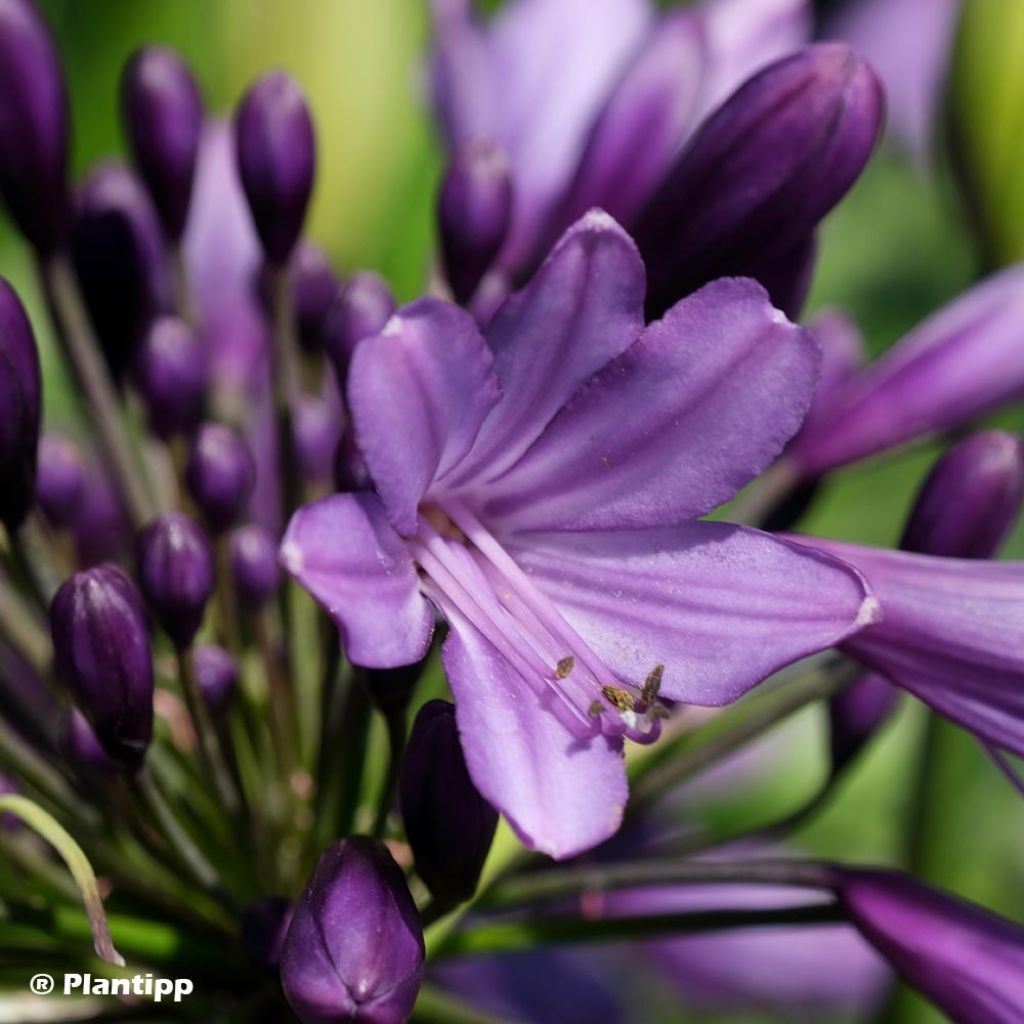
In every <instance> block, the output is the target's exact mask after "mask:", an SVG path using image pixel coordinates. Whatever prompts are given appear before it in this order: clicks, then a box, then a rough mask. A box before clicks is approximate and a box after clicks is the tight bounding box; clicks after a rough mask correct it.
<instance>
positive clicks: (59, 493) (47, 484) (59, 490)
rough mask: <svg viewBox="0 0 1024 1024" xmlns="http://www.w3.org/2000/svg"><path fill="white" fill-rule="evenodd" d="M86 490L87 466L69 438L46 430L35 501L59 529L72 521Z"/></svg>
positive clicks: (38, 469)
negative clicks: (48, 432)
mask: <svg viewBox="0 0 1024 1024" xmlns="http://www.w3.org/2000/svg"><path fill="white" fill-rule="evenodd" d="M84 491H85V467H84V466H83V465H82V460H81V458H80V456H79V454H78V449H77V448H76V447H75V444H74V442H73V441H71V440H70V439H69V438H66V437H62V436H60V435H57V434H44V435H43V437H42V438H41V439H40V441H39V461H38V466H37V471H36V501H37V502H38V504H39V508H40V509H41V510H42V513H43V515H44V516H45V517H46V520H47V522H49V523H50V525H51V526H53V527H55V528H57V529H63V528H64V527H66V526H69V525H71V523H73V522H74V521H75V518H76V517H77V516H78V514H79V509H80V507H81V501H82V497H83V493H84Z"/></svg>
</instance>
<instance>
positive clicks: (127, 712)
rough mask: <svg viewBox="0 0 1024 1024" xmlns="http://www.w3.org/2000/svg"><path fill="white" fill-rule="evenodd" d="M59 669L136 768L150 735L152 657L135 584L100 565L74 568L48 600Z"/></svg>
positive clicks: (115, 749)
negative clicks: (79, 568) (83, 568)
mask: <svg viewBox="0 0 1024 1024" xmlns="http://www.w3.org/2000/svg"><path fill="white" fill-rule="evenodd" d="M50 632H51V635H52V637H53V650H54V655H55V658H56V665H57V671H58V673H59V674H60V677H61V678H62V679H63V681H64V682H65V684H66V685H67V686H68V687H69V688H70V690H71V692H72V694H73V696H74V698H75V701H76V702H77V704H78V706H79V708H81V710H82V711H83V713H84V714H85V716H86V717H87V718H88V719H89V722H90V724H91V725H92V727H93V729H94V730H95V732H96V735H97V736H98V737H99V740H100V742H101V743H102V744H103V748H104V749H105V750H106V751H107V753H108V754H109V755H110V756H111V757H113V758H114V759H115V760H116V761H118V762H119V763H121V764H124V765H125V766H127V767H129V768H138V767H139V766H140V765H141V764H142V761H143V759H144V758H145V756H146V749H147V747H148V746H149V741H150V738H151V737H152V734H153V657H152V653H151V651H150V646H149V633H148V632H147V630H146V620H145V617H144V615H143V611H142V599H141V598H140V596H139V592H138V591H137V590H136V589H135V585H134V584H133V583H132V582H131V580H129V579H128V577H127V576H125V574H124V573H123V572H121V570H120V569H117V568H115V567H114V566H112V565H101V566H97V567H95V568H92V569H86V570H84V571H82V572H78V573H75V574H74V575H73V576H72V577H71V578H70V579H68V580H66V581H65V582H64V583H63V584H62V585H61V587H60V589H59V590H58V591H57V593H56V596H55V597H54V599H53V603H52V605H51V606H50Z"/></svg>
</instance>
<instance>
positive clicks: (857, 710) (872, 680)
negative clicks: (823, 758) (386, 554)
mask: <svg viewBox="0 0 1024 1024" xmlns="http://www.w3.org/2000/svg"><path fill="white" fill-rule="evenodd" d="M899 696H900V691H899V690H897V689H896V687H895V686H893V684H892V683H890V682H889V680H888V679H884V678H883V677H882V676H878V675H874V674H867V675H863V676H861V677H860V678H859V679H856V680H855V681H854V682H853V683H851V684H850V685H849V686H848V687H847V688H846V689H845V690H843V692H842V693H840V694H838V695H837V696H835V697H833V698H832V699H831V701H829V709H828V710H829V728H830V737H829V738H830V745H831V755H832V773H833V774H835V773H837V772H839V771H840V770H841V769H843V768H844V767H846V765H848V764H850V762H852V761H853V760H854V758H856V757H857V755H858V754H859V753H860V752H861V750H863V749H864V747H865V745H866V744H867V743H868V741H869V740H870V739H871V738H872V737H873V736H874V735H875V733H877V732H878V730H879V729H880V728H881V727H882V726H883V725H884V724H885V723H886V722H887V721H888V720H889V717H890V715H892V713H893V711H895V710H896V705H897V703H898V702H899Z"/></svg>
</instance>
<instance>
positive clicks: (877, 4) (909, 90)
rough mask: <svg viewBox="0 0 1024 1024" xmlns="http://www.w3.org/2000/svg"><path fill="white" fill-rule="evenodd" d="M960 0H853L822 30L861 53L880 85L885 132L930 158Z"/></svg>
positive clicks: (915, 154)
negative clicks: (884, 102) (873, 70)
mask: <svg viewBox="0 0 1024 1024" xmlns="http://www.w3.org/2000/svg"><path fill="white" fill-rule="evenodd" d="M959 15H960V0H853V2H852V3H848V4H846V6H845V7H844V8H843V9H842V12H841V14H840V16H839V17H838V18H836V19H835V20H834V21H833V22H832V23H831V24H830V25H828V26H827V27H826V30H827V34H828V36H829V38H831V39H844V40H846V41H847V42H848V43H850V44H851V45H852V46H853V47H854V48H855V49H857V50H858V51H860V53H862V54H864V56H865V57H866V58H867V59H868V61H870V63H871V66H872V67H873V68H874V69H875V70H876V71H877V72H878V74H879V76H880V77H881V79H882V82H883V84H884V85H885V98H886V107H887V111H888V124H889V130H890V131H891V132H892V133H893V134H894V135H895V136H896V138H897V139H898V140H899V141H900V142H901V143H902V144H903V145H904V146H905V147H907V148H908V149H909V150H910V152H911V153H913V154H914V156H916V157H918V158H919V159H921V160H923V159H924V158H926V157H927V156H928V155H929V149H930V146H931V142H932V134H933V131H934V128H935V116H936V113H937V109H938V104H939V101H940V99H941V95H942V88H943V85H944V83H945V79H946V76H947V72H948V64H949V59H950V49H951V46H952V42H953V34H954V31H955V29H956V23H957V18H958V17H959Z"/></svg>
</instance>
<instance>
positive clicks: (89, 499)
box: [72, 472, 131, 565]
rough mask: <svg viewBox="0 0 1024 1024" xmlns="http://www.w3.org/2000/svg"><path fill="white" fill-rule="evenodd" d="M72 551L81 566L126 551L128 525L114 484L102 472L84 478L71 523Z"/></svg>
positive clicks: (122, 504)
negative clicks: (73, 542)
mask: <svg viewBox="0 0 1024 1024" xmlns="http://www.w3.org/2000/svg"><path fill="white" fill-rule="evenodd" d="M72 533H73V535H74V538H75V554H76V555H77V557H78V561H79V562H80V563H81V564H83V565H98V564H99V563H100V562H104V561H108V560H111V559H115V558H120V557H121V556H123V555H124V554H126V548H127V546H128V541H129V539H130V536H131V526H130V523H129V520H128V513H127V512H126V511H125V507H124V501H123V499H122V497H121V492H120V491H119V490H118V489H117V485H116V484H115V483H114V482H113V480H111V479H110V477H109V476H108V475H107V474H106V473H104V472H97V473H92V474H90V475H89V476H87V477H86V480H85V489H84V491H83V493H82V504H81V507H80V508H79V510H78V513H77V515H76V516H75V521H74V524H73V526H72Z"/></svg>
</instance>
